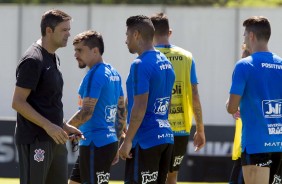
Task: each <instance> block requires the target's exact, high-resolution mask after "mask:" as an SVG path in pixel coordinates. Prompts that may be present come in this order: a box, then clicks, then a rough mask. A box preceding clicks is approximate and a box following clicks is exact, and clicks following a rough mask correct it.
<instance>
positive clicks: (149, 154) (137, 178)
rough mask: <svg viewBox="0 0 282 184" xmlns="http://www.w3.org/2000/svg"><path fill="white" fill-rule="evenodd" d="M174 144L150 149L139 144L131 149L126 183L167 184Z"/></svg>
mask: <svg viewBox="0 0 282 184" xmlns="http://www.w3.org/2000/svg"><path fill="white" fill-rule="evenodd" d="M172 149H173V144H161V145H158V146H154V147H152V148H148V149H142V148H141V147H140V146H139V145H136V147H135V148H133V149H131V153H132V157H133V158H131V159H126V164H125V179H124V183H125V184H139V183H150V184H165V181H166V177H167V173H168V170H169V164H170V160H171V154H172Z"/></svg>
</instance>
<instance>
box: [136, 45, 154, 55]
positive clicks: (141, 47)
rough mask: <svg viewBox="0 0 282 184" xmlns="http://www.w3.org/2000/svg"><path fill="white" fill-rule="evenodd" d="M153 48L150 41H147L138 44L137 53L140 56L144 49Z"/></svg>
mask: <svg viewBox="0 0 282 184" xmlns="http://www.w3.org/2000/svg"><path fill="white" fill-rule="evenodd" d="M150 50H155V49H154V46H153V43H152V42H147V43H143V44H141V45H139V48H138V51H137V54H138V55H139V56H140V55H141V54H143V53H144V52H146V51H150Z"/></svg>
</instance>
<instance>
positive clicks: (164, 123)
mask: <svg viewBox="0 0 282 184" xmlns="http://www.w3.org/2000/svg"><path fill="white" fill-rule="evenodd" d="M156 121H157V122H158V123H159V127H160V128H169V127H170V124H169V122H168V120H167V119H165V120H164V119H156Z"/></svg>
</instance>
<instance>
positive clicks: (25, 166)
mask: <svg viewBox="0 0 282 184" xmlns="http://www.w3.org/2000/svg"><path fill="white" fill-rule="evenodd" d="M16 146H17V150H18V154H19V165H20V183H21V184H33V183H34V184H35V183H36V184H54V183H60V184H67V183H68V168H67V166H68V165H67V154H68V151H67V149H66V145H64V144H56V143H55V142H53V141H44V142H40V141H39V140H38V139H36V140H35V142H34V143H33V144H17V145H16Z"/></svg>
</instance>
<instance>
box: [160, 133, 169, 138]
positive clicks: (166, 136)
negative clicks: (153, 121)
mask: <svg viewBox="0 0 282 184" xmlns="http://www.w3.org/2000/svg"><path fill="white" fill-rule="evenodd" d="M163 138H173V134H169V133H166V134H159V135H158V139H163Z"/></svg>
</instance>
